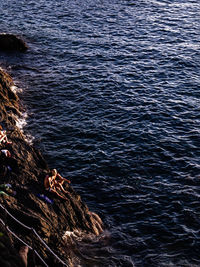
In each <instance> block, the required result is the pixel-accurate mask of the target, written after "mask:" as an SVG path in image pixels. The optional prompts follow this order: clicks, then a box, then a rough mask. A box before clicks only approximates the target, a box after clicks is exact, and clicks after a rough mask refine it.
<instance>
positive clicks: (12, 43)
mask: <svg viewBox="0 0 200 267" xmlns="http://www.w3.org/2000/svg"><path fill="white" fill-rule="evenodd" d="M0 49H1V50H11V51H12V50H13V51H20V52H25V51H26V50H27V49H28V46H27V45H26V43H25V42H24V41H23V40H21V39H20V38H19V37H17V36H15V35H14V34H7V33H2V34H0Z"/></svg>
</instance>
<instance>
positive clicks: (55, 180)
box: [0, 125, 70, 266]
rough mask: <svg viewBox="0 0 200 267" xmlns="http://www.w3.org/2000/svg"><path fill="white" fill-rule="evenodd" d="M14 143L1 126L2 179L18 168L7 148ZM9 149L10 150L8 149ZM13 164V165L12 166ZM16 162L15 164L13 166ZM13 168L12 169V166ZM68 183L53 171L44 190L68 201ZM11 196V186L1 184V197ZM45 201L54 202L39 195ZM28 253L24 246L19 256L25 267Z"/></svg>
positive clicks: (0, 173)
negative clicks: (64, 185) (66, 187)
mask: <svg viewBox="0 0 200 267" xmlns="http://www.w3.org/2000/svg"><path fill="white" fill-rule="evenodd" d="M11 144H12V142H11V141H9V140H8V137H7V132H6V130H3V128H2V126H1V125H0V176H1V177H7V176H8V174H9V172H11V171H12V167H13V166H14V168H15V167H16V166H15V165H16V163H15V162H14V161H16V160H15V159H14V158H13V157H12V154H11V152H10V151H9V150H8V149H9V148H8V147H7V146H9V145H11ZM7 148H8V149H7ZM10 162H11V164H10ZM13 162H14V164H12V163H13ZM10 165H11V166H12V167H11V166H10ZM65 182H67V183H68V184H69V183H70V181H69V180H67V179H65V178H63V177H62V176H61V175H60V174H59V173H58V172H57V170H56V169H53V170H51V171H50V172H49V174H48V175H46V176H45V178H44V188H45V190H47V191H49V192H52V193H55V194H56V195H57V196H59V197H60V198H62V199H65V200H67V197H66V196H65V194H67V191H66V190H65V189H64V187H63V184H64V183H65ZM7 194H11V195H12V196H14V195H16V192H15V191H13V190H12V185H11V184H8V183H7V184H0V195H7ZM38 196H39V197H40V198H42V199H43V200H48V201H46V202H48V203H51V204H52V203H53V201H52V200H50V199H48V198H47V197H46V196H45V195H41V194H39V195H38ZM27 253H28V247H27V246H22V247H21V248H20V250H19V255H20V257H21V259H22V260H23V262H24V264H25V266H27Z"/></svg>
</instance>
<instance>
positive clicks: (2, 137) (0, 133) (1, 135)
mask: <svg viewBox="0 0 200 267" xmlns="http://www.w3.org/2000/svg"><path fill="white" fill-rule="evenodd" d="M1 143H3V144H7V145H9V144H12V142H11V141H8V138H7V135H6V131H5V130H3V129H2V126H1V125H0V144H1Z"/></svg>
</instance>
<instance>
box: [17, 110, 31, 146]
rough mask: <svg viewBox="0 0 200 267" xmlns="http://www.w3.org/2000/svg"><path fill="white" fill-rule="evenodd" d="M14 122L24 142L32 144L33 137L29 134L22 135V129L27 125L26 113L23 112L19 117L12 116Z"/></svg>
mask: <svg viewBox="0 0 200 267" xmlns="http://www.w3.org/2000/svg"><path fill="white" fill-rule="evenodd" d="M13 117H14V119H15V122H16V126H17V127H18V128H19V129H20V131H21V132H22V134H23V135H24V137H25V140H26V141H27V142H28V143H29V144H33V140H34V137H33V136H32V135H30V134H27V133H26V134H25V133H24V127H25V126H26V125H27V118H28V113H27V112H24V113H22V114H21V116H20V117H17V116H14V115H13Z"/></svg>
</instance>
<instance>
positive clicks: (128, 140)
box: [0, 0, 200, 267]
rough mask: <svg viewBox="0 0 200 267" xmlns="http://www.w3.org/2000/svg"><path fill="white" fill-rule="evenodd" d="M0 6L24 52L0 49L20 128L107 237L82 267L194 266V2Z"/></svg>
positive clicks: (198, 171) (197, 194)
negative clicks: (17, 101)
mask: <svg viewBox="0 0 200 267" xmlns="http://www.w3.org/2000/svg"><path fill="white" fill-rule="evenodd" d="M0 8H1V9H0V25H1V30H2V31H4V32H12V33H15V34H19V35H21V36H23V37H24V38H25V40H26V41H27V43H28V44H29V47H30V49H29V51H28V52H27V53H25V54H13V53H9V54H4V53H0V62H1V64H2V65H3V66H4V67H5V68H7V69H8V70H9V72H10V73H11V74H12V76H13V77H14V79H15V81H16V83H17V84H18V86H19V87H21V88H22V89H23V92H22V93H20V95H21V98H22V100H23V103H24V105H26V111H27V113H28V118H27V125H26V128H25V131H26V132H27V133H31V135H32V136H34V137H35V140H34V142H35V144H36V145H37V146H39V147H40V149H41V150H42V151H43V153H44V155H45V157H46V159H47V160H48V163H49V165H50V166H51V167H56V168H57V169H58V170H59V171H60V173H61V174H63V176H66V177H68V178H70V179H71V181H72V183H73V185H74V187H75V189H76V190H77V191H78V192H79V193H80V194H81V196H82V198H83V199H84V201H85V202H86V203H87V204H88V206H89V207H90V209H91V210H93V211H95V212H97V213H98V214H99V215H100V216H101V217H102V219H103V221H104V223H105V225H106V228H107V230H108V232H109V234H108V235H109V237H107V238H106V239H104V241H102V242H100V243H95V242H94V244H91V246H90V247H89V248H88V247H87V252H86V251H84V254H85V257H86V259H85V262H86V263H85V264H86V266H116V267H120V266H123V267H128V266H159V267H160V266H200V258H199V255H200V233H199V231H200V230H199V225H200V217H199V215H200V205H199V204H200V203H199V199H200V189H199V188H200V149H199V145H200V128H199V123H200V100H199V99H200V48H199V44H200V12H199V11H200V2H199V1H197V0H189V1H186V0H165V1H164V0H163V1H161V0H157V1H154V0H148V1H147V0H129V1H128V0H126V1H125V0H121V1H120V0H112V1H110V0H90V1H89V0H79V1H78V0H73V1H72V0H59V1H52V0H49V1H44V0H37V1H36V0H34V1H25V0H24V1H22V0H10V1H9V0H5V1H1V3H0ZM83 262H84V261H83Z"/></svg>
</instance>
